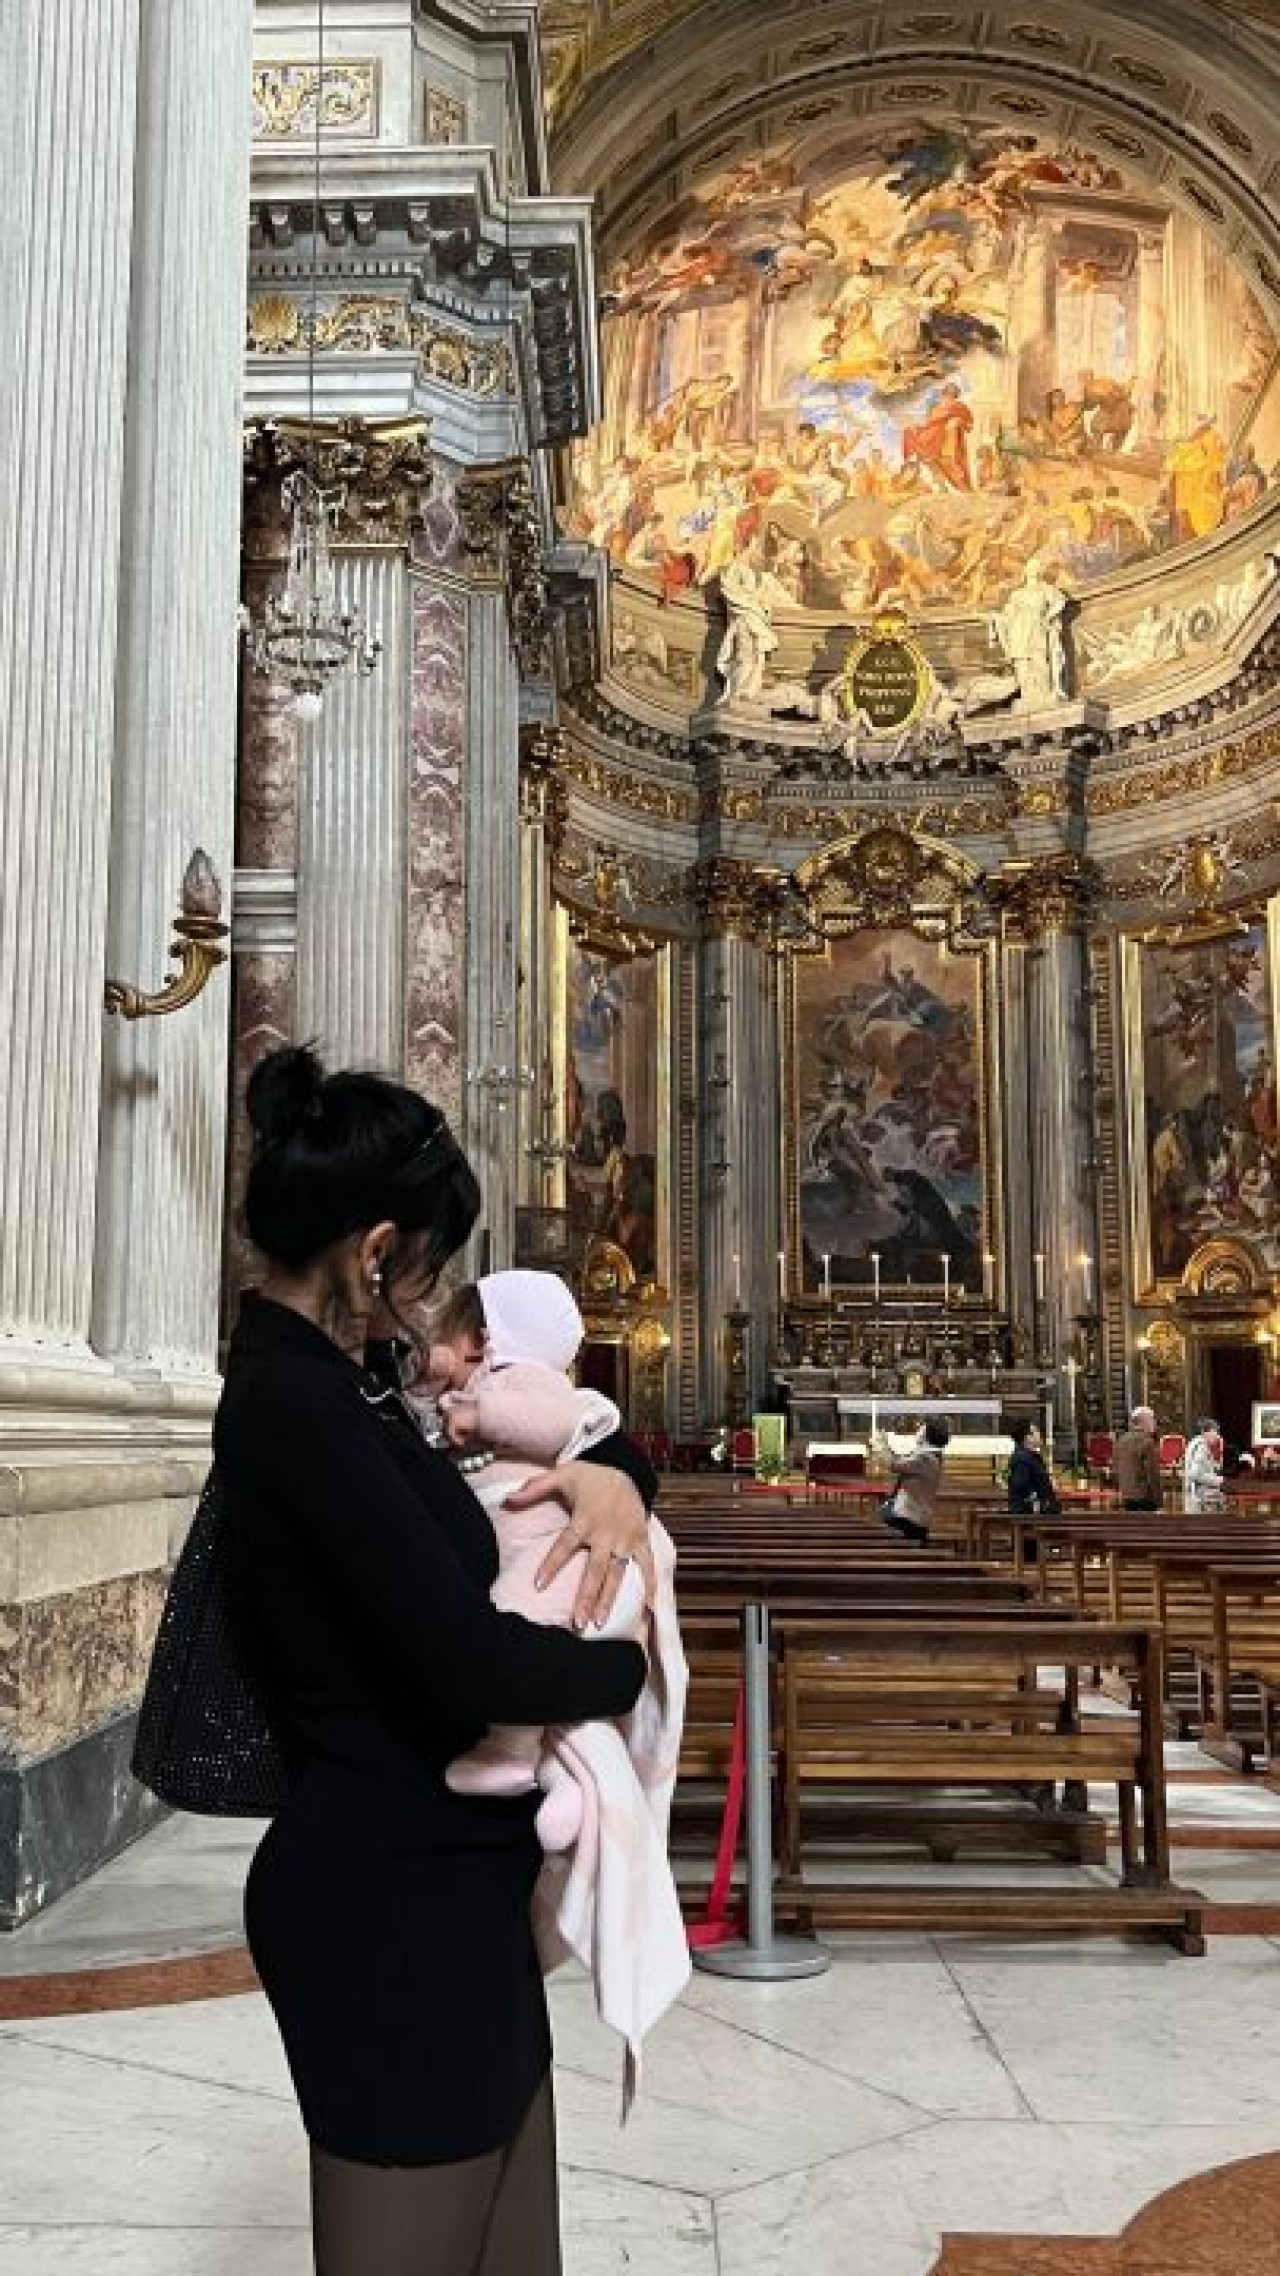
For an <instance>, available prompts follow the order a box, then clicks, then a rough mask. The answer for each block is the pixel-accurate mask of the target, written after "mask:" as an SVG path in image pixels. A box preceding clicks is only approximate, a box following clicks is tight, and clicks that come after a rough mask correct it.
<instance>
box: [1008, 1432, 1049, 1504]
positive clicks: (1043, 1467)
mask: <svg viewBox="0 0 1280 2276" xmlns="http://www.w3.org/2000/svg"><path fill="white" fill-rule="evenodd" d="M1009 1435H1010V1437H1011V1438H1012V1440H1013V1455H1012V1458H1011V1460H1010V1463H1009V1511H1010V1515H1011V1516H1014V1517H1033V1516H1035V1515H1037V1514H1038V1515H1040V1516H1046V1515H1051V1516H1056V1514H1057V1512H1058V1510H1059V1508H1060V1506H1061V1505H1060V1503H1059V1501H1058V1496H1057V1492H1056V1489H1055V1487H1054V1483H1053V1480H1052V1478H1051V1477H1050V1475H1049V1469H1048V1465H1047V1463H1046V1462H1045V1458H1044V1452H1043V1448H1044V1441H1043V1439H1042V1438H1041V1436H1040V1431H1039V1428H1038V1426H1037V1424H1035V1423H1033V1422H1016V1423H1013V1424H1012V1425H1011V1426H1010V1432H1009Z"/></svg>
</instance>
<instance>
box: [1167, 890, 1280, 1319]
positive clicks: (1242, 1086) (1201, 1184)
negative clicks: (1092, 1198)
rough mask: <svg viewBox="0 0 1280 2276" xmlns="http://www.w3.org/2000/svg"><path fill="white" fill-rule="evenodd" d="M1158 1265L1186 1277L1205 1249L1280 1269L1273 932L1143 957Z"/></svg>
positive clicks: (1258, 930) (1256, 931)
mask: <svg viewBox="0 0 1280 2276" xmlns="http://www.w3.org/2000/svg"><path fill="white" fill-rule="evenodd" d="M1142 1057H1143V1081H1144V1091H1145V1101H1146V1145H1147V1199H1148V1213H1149V1218H1150V1225H1151V1263H1152V1267H1153V1270H1154V1272H1155V1275H1156V1277H1157V1278H1158V1279H1161V1280H1166V1279H1171V1278H1173V1277H1175V1276H1176V1275H1178V1274H1180V1273H1181V1272H1182V1271H1183V1269H1184V1267H1185V1266H1186V1265H1187V1263H1188V1262H1189V1260H1190V1258H1191V1256H1192V1255H1193V1253H1194V1252H1195V1250H1196V1249H1198V1248H1199V1247H1200V1245H1201V1243H1202V1242H1203V1241H1208V1240H1213V1239H1220V1238H1221V1237H1223V1236H1224V1235H1228V1236H1233V1237H1235V1238H1243V1239H1245V1240H1247V1241H1249V1242H1251V1243H1253V1244H1255V1245H1256V1246H1257V1248H1258V1250H1259V1253H1260V1255H1261V1258H1262V1261H1263V1262H1264V1263H1265V1264H1266V1265H1267V1267H1268V1268H1269V1269H1270V1270H1271V1271H1275V1270H1276V1269H1277V1268H1278V1267H1280V1153H1278V1150H1277V1142H1278V1138H1280V1132H1278V1131H1277V1122H1276V1078H1275V1042H1274V1036H1273V1032H1272V1014H1271V997H1270V989H1269V984H1268V977H1267V936H1266V928H1265V926H1263V925H1261V924H1258V925H1254V926H1253V927H1251V929H1250V930H1249V931H1247V932H1244V933H1241V934H1240V936H1239V937H1238V938H1237V939H1234V940H1225V941H1214V942H1210V943H1206V944H1204V945H1202V946H1201V947H1199V948H1145V949H1144V950H1143V951H1142Z"/></svg>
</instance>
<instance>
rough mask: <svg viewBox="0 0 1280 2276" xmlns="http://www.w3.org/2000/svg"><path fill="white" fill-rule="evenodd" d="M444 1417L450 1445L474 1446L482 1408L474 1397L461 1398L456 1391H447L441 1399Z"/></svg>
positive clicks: (446, 1435)
mask: <svg viewBox="0 0 1280 2276" xmlns="http://www.w3.org/2000/svg"><path fill="white" fill-rule="evenodd" d="M440 1412H441V1414H442V1415H443V1417H444V1435H445V1437H446V1438H447V1439H448V1441H449V1444H450V1446H459V1447H464V1446H474V1444H475V1441H476V1437H477V1433H478V1430H479V1423H480V1410H479V1407H478V1406H477V1404H476V1402H475V1400H474V1399H463V1398H459V1396H458V1394H457V1392H456V1391H446V1393H445V1395H444V1397H443V1399H442V1400H441V1401H440Z"/></svg>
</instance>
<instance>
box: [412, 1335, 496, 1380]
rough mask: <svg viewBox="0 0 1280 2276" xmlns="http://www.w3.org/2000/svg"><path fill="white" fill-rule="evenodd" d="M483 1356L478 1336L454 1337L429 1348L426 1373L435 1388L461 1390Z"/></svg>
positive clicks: (424, 1371) (425, 1375)
mask: <svg viewBox="0 0 1280 2276" xmlns="http://www.w3.org/2000/svg"><path fill="white" fill-rule="evenodd" d="M483 1358H484V1345H483V1344H482V1343H481V1341H480V1339H479V1337H478V1336H466V1335H457V1336H451V1337H449V1338H448V1339H447V1340H445V1341H443V1342H436V1343H433V1344H431V1345H430V1346H429V1347H428V1350H427V1355H426V1360H425V1363H424V1366H423V1375H424V1377H425V1379H426V1381H427V1383H428V1384H429V1385H430V1387H431V1389H432V1390H433V1391H460V1390H461V1389H462V1387H463V1385H464V1384H465V1383H469V1382H470V1380H471V1377H472V1376H473V1375H474V1373H475V1371H476V1369H477V1367H478V1366H479V1365H480V1362H481V1360H482V1359H483Z"/></svg>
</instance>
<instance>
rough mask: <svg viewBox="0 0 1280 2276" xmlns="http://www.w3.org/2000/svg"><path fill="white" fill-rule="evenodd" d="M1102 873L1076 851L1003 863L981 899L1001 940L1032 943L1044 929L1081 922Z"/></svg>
mask: <svg viewBox="0 0 1280 2276" xmlns="http://www.w3.org/2000/svg"><path fill="white" fill-rule="evenodd" d="M1102 884H1103V879H1102V873H1101V871H1100V870H1099V869H1098V866H1097V864H1096V863H1095V862H1092V861H1086V860H1085V858H1084V856H1083V855H1081V854H1076V853H1060V854H1050V855H1048V856H1047V857H1046V858H1045V859H1044V860H1042V861H1025V862H1024V861H1019V862H1007V863H1006V864H1005V866H1004V868H1003V869H1002V870H1000V871H999V872H998V873H997V874H996V875H995V876H994V877H990V878H988V879H987V881H986V895H987V899H988V901H989V903H990V905H991V907H992V909H993V910H994V911H995V913H996V914H997V916H998V917H999V920H1000V927H1001V930H1002V932H1003V933H1004V936H1005V938H1006V939H1007V940H1013V941H1020V942H1024V943H1032V942H1035V941H1038V940H1041V939H1042V938H1043V937H1044V935H1045V933H1049V932H1062V931H1064V930H1065V929H1066V927H1067V926H1069V925H1083V924H1086V923H1087V922H1088V920H1089V917H1090V916H1091V914H1092V913H1093V911H1094V909H1095V908H1096V906H1097V903H1098V900H1099V898H1100V895H1101V891H1102Z"/></svg>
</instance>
